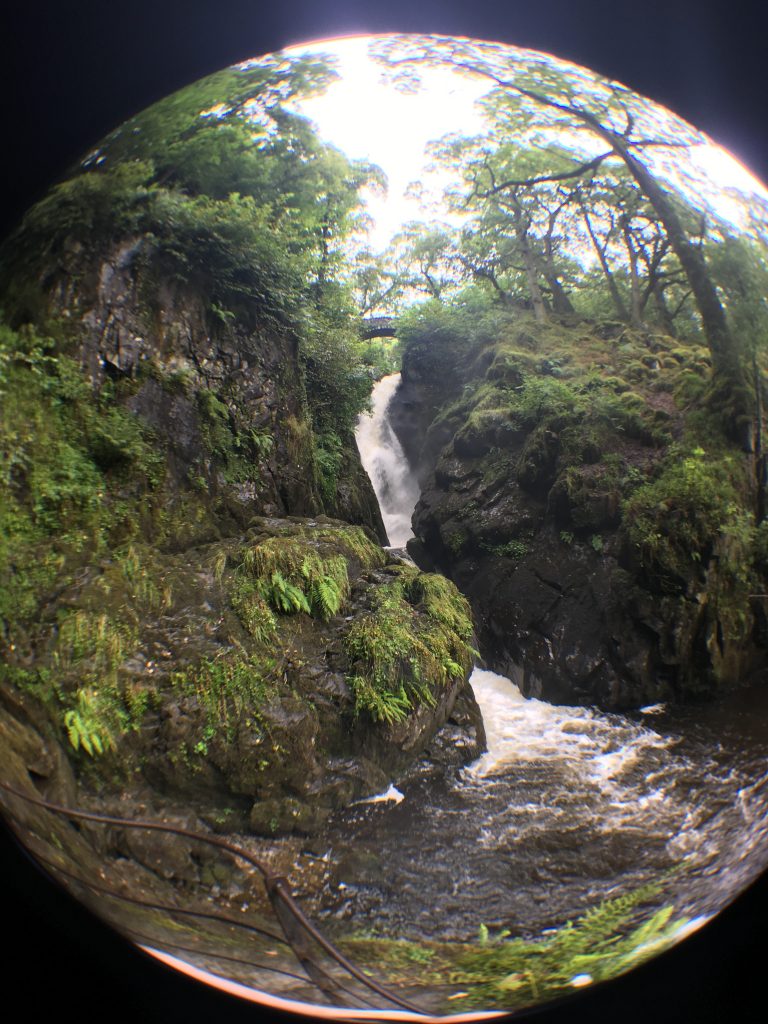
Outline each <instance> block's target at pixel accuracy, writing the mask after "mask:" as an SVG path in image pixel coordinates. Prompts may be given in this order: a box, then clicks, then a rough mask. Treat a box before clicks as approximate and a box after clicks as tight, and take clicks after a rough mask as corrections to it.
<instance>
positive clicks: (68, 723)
mask: <svg viewBox="0 0 768 1024" xmlns="http://www.w3.org/2000/svg"><path fill="white" fill-rule="evenodd" d="M121 717H122V716H121V714H120V711H119V710H118V709H117V708H116V707H114V705H113V703H112V702H111V701H110V700H109V699H105V698H104V697H103V696H100V695H99V694H98V693H97V692H96V691H95V690H83V689H81V690H78V691H77V706H76V707H74V708H70V709H69V710H68V711H65V712H64V718H63V721H64V728H65V729H66V731H67V739H68V740H69V742H70V745H71V747H72V748H73V750H80V748H81V747H82V749H83V750H84V751H85V752H86V753H87V754H88V755H89V756H90V757H95V756H96V755H97V754H103V753H104V752H105V751H106V750H115V749H116V743H115V737H114V734H113V729H115V728H117V727H120V726H121V725H124V724H125V723H123V722H122V721H121V720H120V719H121Z"/></svg>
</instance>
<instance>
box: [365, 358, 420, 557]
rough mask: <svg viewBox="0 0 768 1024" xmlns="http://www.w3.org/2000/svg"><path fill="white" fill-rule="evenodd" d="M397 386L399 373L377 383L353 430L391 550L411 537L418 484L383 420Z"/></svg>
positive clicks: (386, 421)
mask: <svg viewBox="0 0 768 1024" xmlns="http://www.w3.org/2000/svg"><path fill="white" fill-rule="evenodd" d="M399 384H400V374H399V373H392V374H390V375H389V376H388V377H382V379H381V380H380V381H377V383H376V384H375V385H374V388H373V394H372V396H371V405H372V411H371V412H370V413H363V414H362V415H361V416H360V418H359V419H358V421H357V429H356V430H355V440H356V441H357V447H358V451H359V452H360V461H361V462H362V464H363V468H364V469H365V471H366V473H367V474H368V476H369V477H370V479H371V483H372V484H373V490H374V492H375V494H376V497H377V498H378V501H379V508H380V509H381V516H382V519H383V520H384V527H385V529H386V531H387V537H388V538H389V543H390V545H391V546H392V547H393V548H403V547H405V545H406V542H407V541H408V540H409V538H410V537H412V536H413V530H412V529H411V516H412V515H413V510H414V508H415V507H416V502H417V501H418V500H419V485H418V482H417V480H416V477H415V475H414V473H413V472H412V470H411V467H410V466H409V464H408V460H407V459H406V457H405V454H404V452H403V449H402V447H401V445H400V442H399V441H398V440H397V438H396V437H395V433H394V431H393V430H392V427H391V426H390V423H389V419H388V417H387V409H388V408H389V404H390V402H391V401H392V399H393V397H394V394H395V391H396V390H397V387H398V385H399Z"/></svg>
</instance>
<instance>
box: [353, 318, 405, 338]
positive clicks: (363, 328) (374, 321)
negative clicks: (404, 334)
mask: <svg viewBox="0 0 768 1024" xmlns="http://www.w3.org/2000/svg"><path fill="white" fill-rule="evenodd" d="M397 325H398V319H397V317H396V316H364V317H362V318H361V320H360V333H361V336H362V337H363V338H364V339H366V340H367V339H368V338H394V337H395V335H396V334H397Z"/></svg>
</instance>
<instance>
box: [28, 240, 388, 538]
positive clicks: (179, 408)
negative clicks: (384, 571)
mask: <svg viewBox="0 0 768 1024" xmlns="http://www.w3.org/2000/svg"><path fill="white" fill-rule="evenodd" d="M41 276H42V277H43V281H42V282H41V283H42V285H43V289H44V294H45V304H44V308H43V309H42V310H40V309H38V310H37V316H36V319H38V320H43V321H44V322H46V323H50V322H54V323H55V322H58V323H60V324H61V325H62V327H63V328H64V332H65V334H66V336H67V337H68V339H69V341H68V346H67V347H68V351H69V352H70V353H71V354H72V356H73V357H74V358H75V359H76V360H77V361H78V362H79V364H80V365H81V367H82V368H83V370H84V371H85V373H86V374H87V375H88V376H89V377H90V380H91V381H92V383H93V386H94V388H95V389H96V390H97V391H98V390H99V389H100V388H101V387H102V386H103V384H104V383H105V382H106V381H109V382H111V383H112V384H113V385H116V386H117V391H118V394H117V396H116V397H117V400H118V401H120V402H121V404H123V405H124V407H125V408H126V409H127V410H129V411H130V412H131V413H134V414H135V415H136V416H137V417H138V419H139V420H140V421H141V422H142V423H143V424H145V425H146V427H147V428H149V430H150V431H152V432H153V433H154V435H155V437H156V438H157V440H158V442H159V444H160V445H161V446H162V447H163V449H164V451H165V452H166V454H167V466H168V476H167V479H166V481H165V484H166V489H167V492H168V495H167V496H168V499H169V500H170V502H171V505H172V506H173V505H174V503H175V502H176V499H177V498H178V496H179V495H181V494H182V493H184V492H189V491H194V492H197V495H198V501H199V504H200V505H201V507H204V508H205V510H206V518H207V520H208V522H209V528H210V526H211V525H212V521H213V519H215V520H216V528H217V529H221V528H222V527H223V525H224V523H226V522H230V521H231V522H232V523H238V524H240V525H242V524H244V523H246V522H247V521H248V519H249V517H250V516H252V515H313V514H318V513H322V512H325V513H327V514H330V515H333V514H335V513H337V512H338V511H339V509H340V508H341V509H343V513H344V518H345V519H346V520H347V521H348V522H351V523H359V524H361V525H364V526H366V527H367V528H368V529H370V530H371V531H372V532H373V534H374V535H376V536H377V537H379V538H380V539H384V538H385V534H384V528H383V524H382V522H381V516H380V513H379V510H378V505H377V503H376V498H375V495H374V494H373V490H372V488H371V485H370V481H369V480H368V478H367V476H366V475H365V473H364V471H362V469H361V467H360V464H359V460H358V459H357V452H356V450H355V449H354V439H353V438H351V437H350V438H347V439H346V451H344V453H343V458H342V460H341V467H340V471H339V473H338V476H337V479H336V480H335V481H334V488H333V492H332V493H330V494H328V493H326V495H325V496H321V492H320V480H319V473H318V467H317V464H316V451H315V447H314V445H313V441H314V438H313V433H312V426H311V422H310V419H309V416H308V410H307V401H306V393H305V385H304V382H303V377H302V369H301V365H300V358H299V352H298V347H297V340H296V337H295V335H294V334H293V333H292V332H291V331H290V329H289V328H287V327H281V326H280V325H279V324H278V323H275V322H274V321H266V322H259V316H258V310H257V309H256V311H255V314H254V311H253V310H251V311H250V316H248V317H236V316H234V315H233V314H231V313H227V312H224V311H219V312H218V313H217V311H216V309H215V306H213V305H212V304H211V302H210V297H209V295H207V294H206V291H205V290H204V288H202V287H199V286H198V287H195V286H194V285H191V284H190V283H187V282H183V281H181V280H179V279H178V277H174V275H173V274H172V273H170V272H169V270H168V268H167V267H165V266H164V265H163V260H162V257H161V256H160V255H158V253H157V252H156V249H155V247H154V245H153V243H152V240H151V239H150V238H147V237H136V238H130V239H126V240H124V241H122V242H120V243H119V244H115V245H114V246H112V247H110V248H109V249H108V250H107V251H105V252H102V254H100V255H97V254H95V253H93V252H89V251H86V250H85V249H84V248H83V247H82V246H81V245H80V244H78V243H74V244H73V245H71V246H70V247H68V249H67V250H66V251H65V253H64V255H63V258H61V260H60V261H59V262H58V264H57V265H56V266H55V268H48V269H47V270H46V272H44V274H43V275H41Z"/></svg>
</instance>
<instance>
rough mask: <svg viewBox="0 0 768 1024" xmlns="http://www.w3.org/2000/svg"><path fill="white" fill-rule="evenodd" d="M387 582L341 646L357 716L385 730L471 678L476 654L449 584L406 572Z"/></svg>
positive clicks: (462, 607) (465, 610)
mask: <svg viewBox="0 0 768 1024" xmlns="http://www.w3.org/2000/svg"><path fill="white" fill-rule="evenodd" d="M392 574H393V578H392V579H391V581H390V582H388V583H383V584H380V585H379V586H378V587H377V588H376V590H375V591H374V592H373V596H372V608H371V611H370V613H369V614H367V615H364V616H362V617H361V618H359V619H358V620H357V621H356V622H355V623H354V624H353V625H352V627H351V629H350V631H349V633H348V634H347V636H346V638H345V641H344V646H345V650H346V653H347V656H348V657H349V659H350V662H351V663H352V673H351V674H350V676H349V677H348V682H349V685H350V687H351V688H352V691H353V693H354V695H355V706H356V709H357V711H358V712H360V711H367V712H368V713H369V714H371V715H372V716H373V717H374V718H375V719H381V720H384V721H387V722H395V721H400V720H402V719H404V718H405V717H407V715H408V713H409V712H410V711H411V710H412V709H413V708H414V707H415V706H417V705H418V704H421V703H423V704H427V705H428V706H434V704H435V703H436V694H437V693H438V692H439V691H440V690H441V689H442V688H444V687H445V686H447V685H448V684H449V682H450V681H451V680H452V679H456V678H460V677H462V676H464V675H465V674H466V673H467V672H468V671H469V669H470V667H471V664H472V657H473V654H474V652H473V650H472V647H471V644H470V641H471V637H472V618H471V613H470V610H469V605H468V604H467V602H466V600H465V599H464V598H463V597H462V596H461V594H459V592H458V591H457V590H456V588H455V587H454V586H453V584H451V583H450V582H449V581H448V580H446V579H445V578H444V577H442V576H432V575H429V574H422V573H419V572H418V570H417V569H414V568H412V567H410V566H398V567H397V568H396V569H393V570H392Z"/></svg>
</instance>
